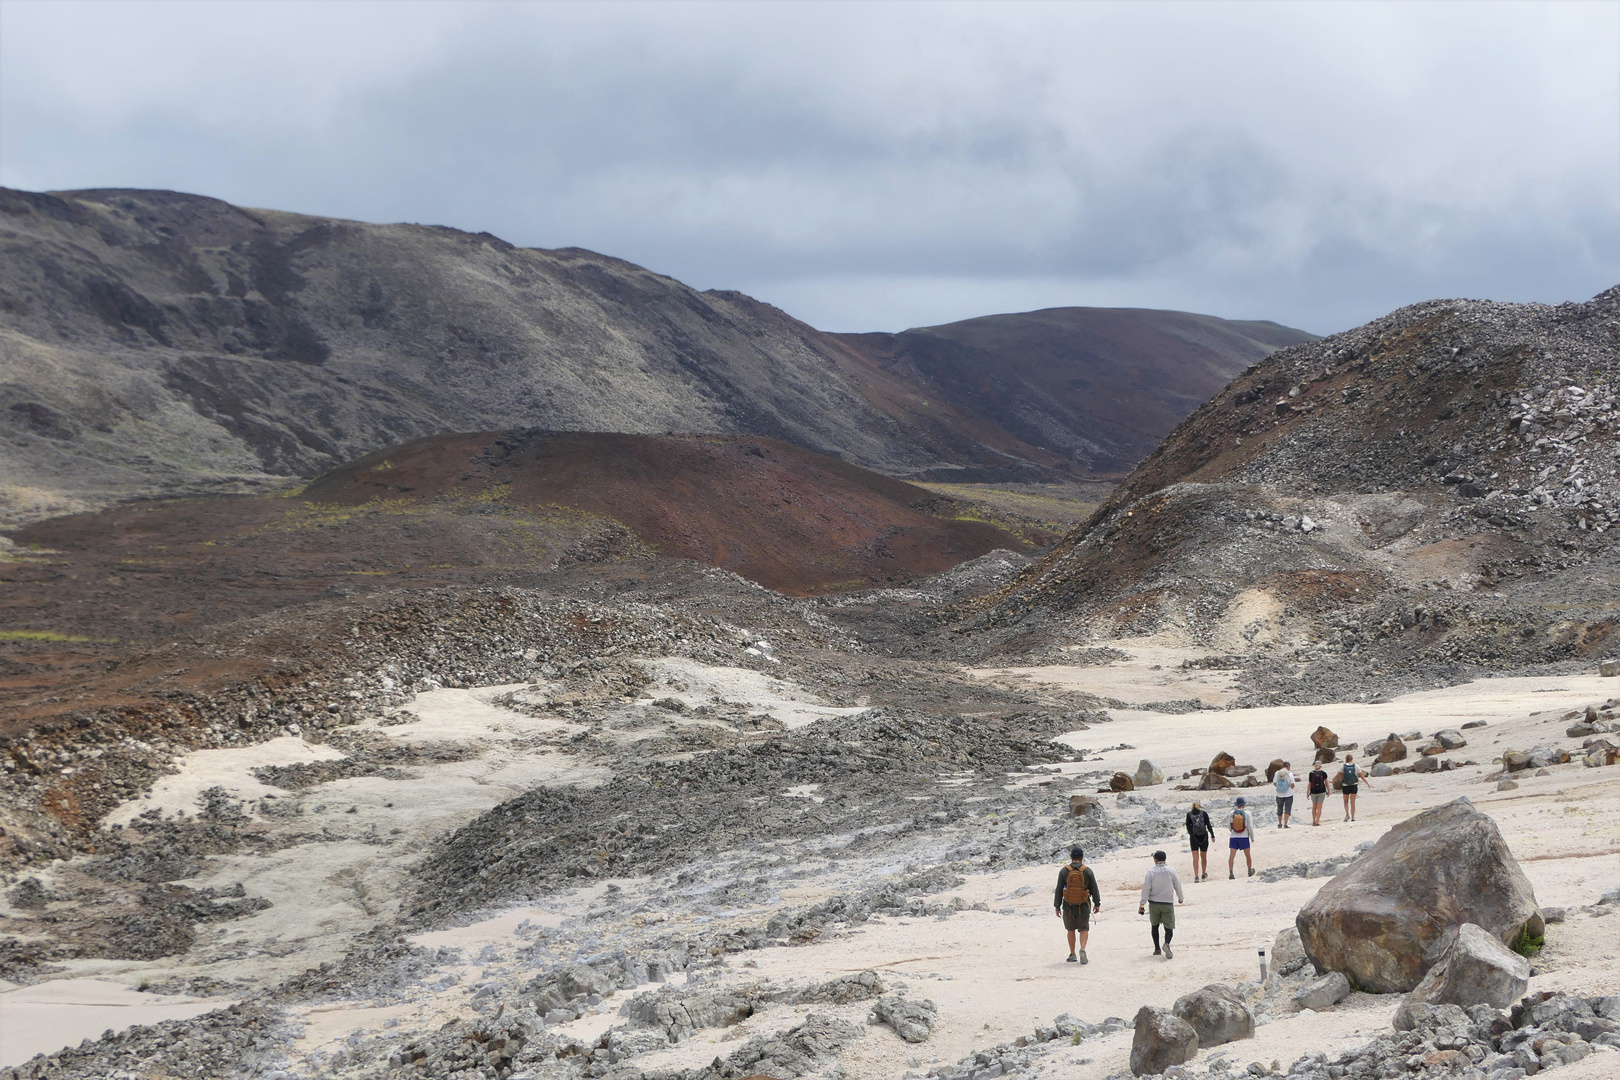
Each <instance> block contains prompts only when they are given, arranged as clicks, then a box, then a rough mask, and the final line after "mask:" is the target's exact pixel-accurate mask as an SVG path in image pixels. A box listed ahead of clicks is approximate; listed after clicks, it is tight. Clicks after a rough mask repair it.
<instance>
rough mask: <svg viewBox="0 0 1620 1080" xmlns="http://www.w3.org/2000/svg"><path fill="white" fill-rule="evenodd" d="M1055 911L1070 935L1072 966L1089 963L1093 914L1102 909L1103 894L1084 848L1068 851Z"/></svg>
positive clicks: (1055, 892) (1055, 894)
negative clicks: (1077, 945)
mask: <svg viewBox="0 0 1620 1080" xmlns="http://www.w3.org/2000/svg"><path fill="white" fill-rule="evenodd" d="M1052 910H1053V911H1054V912H1056V913H1057V915H1058V916H1059V917H1060V918H1062V919H1063V929H1065V930H1067V931H1068V932H1069V963H1071V964H1073V963H1075V962H1076V961H1078V962H1079V963H1082V964H1085V963H1089V961H1088V960H1087V959H1086V938H1088V937H1090V936H1091V913H1092V912H1094V911H1101V910H1102V894H1101V893H1099V892H1098V891H1097V875H1095V874H1093V873H1092V872H1091V867H1089V866H1087V865H1086V853H1085V849H1083V848H1082V847H1081V846H1080V845H1079V844H1076V845H1074V847H1072V848H1070V849H1069V865H1068V866H1065V867H1063V868H1062V869H1061V870H1059V871H1058V879H1057V888H1055V889H1053V890H1052ZM1076 933H1078V934H1079V935H1080V948H1079V950H1078V952H1077V951H1076V950H1075V947H1074V935H1075V934H1076Z"/></svg>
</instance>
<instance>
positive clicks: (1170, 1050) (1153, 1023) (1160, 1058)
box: [1131, 1005, 1198, 1076]
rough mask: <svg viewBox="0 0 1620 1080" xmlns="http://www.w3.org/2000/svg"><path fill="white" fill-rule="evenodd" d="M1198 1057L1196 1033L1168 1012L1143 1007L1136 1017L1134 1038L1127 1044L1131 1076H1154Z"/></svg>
mask: <svg viewBox="0 0 1620 1080" xmlns="http://www.w3.org/2000/svg"><path fill="white" fill-rule="evenodd" d="M1196 1053H1198V1032H1197V1031H1196V1030H1194V1029H1193V1026H1192V1025H1191V1024H1189V1023H1187V1021H1185V1020H1183V1019H1181V1017H1179V1016H1177V1015H1176V1014H1175V1013H1173V1012H1171V1011H1170V1010H1169V1009H1162V1008H1159V1007H1157V1006H1154V1005H1144V1006H1142V1008H1141V1009H1140V1010H1138V1011H1137V1014H1136V1035H1135V1037H1134V1038H1133V1039H1132V1040H1131V1072H1132V1073H1134V1074H1135V1075H1137V1076H1157V1075H1158V1074H1159V1073H1162V1072H1164V1070H1166V1069H1168V1068H1169V1067H1170V1066H1172V1065H1182V1064H1185V1063H1186V1062H1189V1061H1191V1060H1192V1058H1193V1055H1194V1054H1196Z"/></svg>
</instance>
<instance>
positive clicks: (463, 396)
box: [0, 189, 1267, 525]
mask: <svg viewBox="0 0 1620 1080" xmlns="http://www.w3.org/2000/svg"><path fill="white" fill-rule="evenodd" d="M0 252H3V258H0V525H7V524H10V525H15V524H19V523H22V522H25V521H30V520H37V519H39V518H42V517H46V516H50V515H51V514H56V513H64V512H69V511H73V510H79V509H86V508H91V507H95V506H103V505H107V504H109V503H111V502H115V501H118V500H120V499H123V498H128V497H131V496H137V495H164V494H191V493H197V492H206V491H254V490H263V489H266V488H274V487H282V486H285V485H286V484H287V483H288V482H289V481H291V480H292V479H294V478H309V477H312V476H315V475H318V474H320V473H322V472H325V471H327V470H329V469H331V468H334V467H337V466H339V465H341V464H343V463H345V462H348V461H352V460H354V459H356V458H358V457H361V456H362V455H364V454H366V453H369V452H372V451H374V450H378V449H382V448H385V447H388V446H393V445H398V444H400V443H403V442H406V441H408V440H411V439H415V438H420V437H423V436H426V435H432V434H442V433H449V432H468V431H488V430H495V429H520V428H534V427H538V428H547V429H552V430H579V431H619V432H626V433H641V434H658V433H664V432H716V433H733V434H739V433H745V434H753V435H761V436H766V437H771V438H777V439H781V440H784V441H787V442H792V443H795V444H797V445H800V446H804V447H806V448H808V449H812V450H816V451H819V452H822V453H828V454H833V455H836V456H838V457H841V458H843V459H845V460H847V461H850V462H852V463H855V464H859V465H862V466H864V467H867V468H871V469H875V470H877V471H880V472H883V473H886V474H889V475H894V476H917V477H926V476H938V475H949V476H952V477H956V478H963V479H972V478H992V479H995V478H1023V479H1029V478H1042V477H1045V478H1052V477H1061V476H1075V475H1080V476H1084V475H1089V474H1091V473H1094V472H1096V471H1097V470H1098V468H1099V467H1104V471H1108V470H1109V469H1114V470H1115V471H1118V469H1115V466H1117V465H1118V463H1120V462H1126V463H1128V460H1129V459H1131V455H1132V454H1133V453H1138V450H1137V449H1136V448H1138V447H1142V448H1146V447H1151V445H1152V444H1153V443H1155V442H1157V440H1158V438H1159V437H1160V436H1162V435H1163V434H1164V433H1165V432H1167V431H1168V430H1169V429H1170V427H1172V426H1173V425H1174V421H1175V420H1176V419H1179V416H1180V415H1184V414H1185V412H1187V411H1190V409H1191V408H1192V407H1194V406H1196V404H1197V403H1198V401H1200V400H1202V399H1203V398H1204V397H1207V396H1208V394H1210V393H1213V391H1214V389H1216V388H1218V382H1217V380H1218V378H1219V374H1218V373H1219V372H1220V371H1223V370H1225V371H1236V370H1239V369H1241V368H1242V367H1244V366H1247V364H1248V363H1251V362H1252V361H1253V360H1254V359H1255V358H1257V356H1259V355H1263V353H1264V350H1265V348H1266V347H1267V346H1265V345H1263V344H1259V343H1258V342H1257V340H1255V339H1251V338H1249V337H1245V336H1244V334H1243V333H1239V332H1233V333H1231V334H1227V335H1226V336H1224V337H1222V336H1220V335H1219V334H1216V335H1215V337H1216V338H1218V339H1219V340H1218V341H1217V343H1216V345H1215V346H1214V347H1212V348H1210V349H1207V350H1206V354H1200V356H1199V358H1198V359H1197V360H1196V361H1187V362H1182V361H1180V360H1178V361H1177V362H1176V363H1173V364H1160V365H1159V367H1157V368H1155V367H1154V366H1153V362H1152V361H1144V364H1145V366H1144V370H1151V371H1154V372H1155V374H1154V375H1153V376H1152V380H1153V381H1154V382H1155V383H1162V384H1163V385H1162V386H1158V385H1156V386H1155V387H1154V388H1153V390H1152V392H1151V393H1150V394H1149V396H1150V397H1155V400H1156V402H1157V404H1155V405H1154V406H1153V407H1152V408H1144V409H1142V410H1139V412H1140V416H1141V418H1142V422H1143V423H1145V424H1147V425H1149V426H1150V427H1152V426H1153V425H1157V427H1156V428H1154V430H1152V431H1149V432H1147V433H1146V434H1144V435H1142V436H1141V437H1139V438H1136V437H1133V436H1131V435H1130V433H1129V432H1127V431H1125V430H1123V429H1124V428H1126V427H1129V424H1130V423H1132V422H1133V421H1132V420H1131V419H1130V416H1132V415H1136V414H1132V413H1130V411H1129V410H1124V411H1121V410H1120V408H1119V407H1118V404H1117V401H1116V402H1114V403H1113V404H1111V405H1109V406H1108V407H1107V408H1106V409H1105V410H1103V411H1107V412H1109V413H1111V414H1116V415H1117V416H1118V417H1121V418H1123V419H1121V421H1120V423H1116V424H1115V425H1114V426H1113V427H1108V426H1107V425H1098V424H1093V423H1092V422H1091V420H1090V419H1088V414H1087V412H1086V410H1085V408H1084V407H1081V406H1073V403H1072V402H1065V403H1064V404H1063V405H1062V407H1057V406H1054V405H1053V400H1055V399H1056V398H1059V397H1061V396H1062V395H1055V394H1053V393H1050V392H1048V389H1047V388H1045V387H1044V384H1043V383H1042V382H1041V379H1040V378H1039V377H1037V376H1035V375H1032V374H1031V373H1030V368H1031V365H1032V364H1035V366H1039V364H1037V363H1036V362H1035V361H1033V360H1029V359H1026V358H1019V357H1008V356H1006V355H1004V354H1003V353H1001V352H998V351H997V348H996V346H995V342H994V341H993V340H989V339H987V338H986V337H985V335H984V334H982V333H981V334H980V335H979V337H978V338H976V339H973V340H968V338H967V337H964V340H965V341H967V345H965V346H964V347H965V348H969V349H970V350H971V351H970V352H969V353H967V354H962V355H959V356H956V357H955V358H954V359H953V360H952V363H953V364H954V365H955V366H954V367H951V366H950V365H943V366H942V365H940V364H932V365H930V363H928V362H913V363H909V364H908V363H895V362H893V360H892V358H886V357H885V356H884V355H882V353H881V350H879V349H876V348H875V347H874V346H873V345H872V343H871V342H868V341H865V340H864V339H863V340H854V339H852V338H850V337H847V336H838V335H831V334H824V333H822V332H820V331H817V330H815V329H813V328H812V327H809V326H807V325H805V324H804V323H801V322H798V321H797V320H795V319H793V318H791V317H790V316H788V315H786V314H784V313H783V312H781V311H779V310H777V309H776V308H773V307H771V306H770V305H768V304H764V303H761V302H759V301H757V300H754V299H752V298H750V297H747V296H744V295H743V294H741V293H736V292H698V291H696V290H694V289H691V288H689V287H687V286H685V285H683V284H681V283H680V282H678V281H675V280H673V279H671V278H668V277H664V276H662V275H659V274H656V273H653V272H651V271H649V270H646V269H643V268H641V267H638V266H634V265H632V264H630V263H626V262H623V261H622V260H618V259H614V258H610V257H608V256H603V255H597V254H594V253H592V252H588V251H583V250H579V249H562V250H555V251H546V250H538V249H529V248H518V247H515V246H513V245H511V244H509V243H506V242H505V241H503V240H500V239H498V238H496V237H494V236H490V235H488V234H477V235H474V234H469V233H464V232H459V231H457V230H454V229H449V228H443V227H438V226H422V225H397V224H396V225H371V224H364V223H360V222H352V221H339V220H333V219H328V218H319V217H311V216H307V215H300V214H292V213H283V212H280V211H265V210H248V209H243V208H240V207H235V206H232V205H230V204H228V203H225V202H222V201H220V200H217V199H211V198H206V197H202V196H195V195H185V194H177V193H173V192H160V191H130V190H91V191H79V192H58V193H47V194H40V193H30V192H22V191H12V190H5V189H0ZM1038 314H1039V315H1041V316H1042V319H1043V320H1046V321H1049V319H1047V313H1038ZM1158 314H1159V315H1162V314H1163V313H1158ZM1116 316H1117V313H1116ZM1118 317H1123V316H1118ZM1020 318H1021V317H1020V316H997V317H994V319H992V320H990V322H991V323H992V325H993V326H994V327H996V328H1002V327H1004V326H1006V325H1007V321H1008V320H1012V321H1013V322H1016V321H1017V320H1018V319H1020ZM1155 318H1156V319H1157V318H1158V315H1155ZM1184 318H1185V319H1190V320H1195V321H1196V320H1200V319H1204V317H1201V316H1185V317H1184ZM997 320H999V321H997ZM981 321H984V320H975V321H974V322H975V323H977V322H981ZM1161 321H1162V320H1161ZM1204 321H1205V322H1207V323H1209V324H1210V325H1212V326H1213V325H1215V324H1220V321H1219V320H1207V319H1205V320H1204ZM956 325H957V326H958V327H969V328H971V327H972V326H973V325H974V324H972V323H970V324H956ZM1043 325H1044V322H1043ZM1220 325H1221V326H1232V325H1237V324H1220ZM951 330H952V328H950V327H945V328H934V329H933V330H932V331H907V332H906V333H905V334H902V335H888V337H893V338H895V339H896V340H899V341H901V342H903V343H908V344H907V347H908V348H911V352H912V353H916V354H919V355H920V354H921V352H923V351H924V350H920V349H918V348H915V347H912V346H911V345H910V344H909V343H912V342H914V341H915V340H919V339H918V338H917V335H926V334H934V335H935V336H939V335H940V334H943V333H945V332H947V331H951ZM997 332H998V333H999V332H1001V330H1000V329H998V330H997ZM962 333H963V334H964V335H966V334H968V331H967V330H964V331H962ZM1043 333H1046V334H1047V336H1048V337H1050V336H1051V335H1052V334H1054V333H1055V334H1057V336H1061V332H1060V331H1043ZM993 336H994V335H992V337H993ZM1004 336H1006V337H1007V340H1009V341H1013V340H1015V339H1016V340H1017V341H1019V342H1022V341H1023V339H1020V338H1017V336H1016V335H1014V334H1006V335H1004ZM1037 336H1039V335H1037ZM1171 336H1173V335H1171ZM1149 337H1151V335H1149ZM1161 337H1162V335H1161ZM1111 340H1113V341H1114V342H1115V344H1116V345H1117V346H1118V347H1116V348H1114V351H1113V352H1106V355H1104V354H1103V353H1099V354H1098V355H1099V356H1100V357H1102V359H1100V360H1098V361H1097V363H1098V364H1101V366H1102V368H1107V366H1108V365H1109V364H1114V365H1116V366H1117V365H1119V364H1127V365H1129V364H1134V363H1138V362H1139V361H1141V360H1142V358H1140V357H1135V356H1134V355H1133V354H1132V353H1131V350H1130V347H1128V345H1119V343H1120V342H1128V341H1135V340H1140V341H1147V340H1148V337H1142V336H1141V335H1138V337H1137V338H1132V337H1131V336H1130V335H1129V334H1127V333H1118V334H1115V335H1114V337H1113V339H1111ZM1153 340H1155V341H1157V340H1159V339H1153ZM1163 340H1169V338H1163ZM1018 347H1019V348H1022V347H1023V346H1022V344H1019V345H1018ZM1151 347H1154V348H1157V345H1153V346H1151ZM1223 350H1229V351H1230V352H1231V353H1232V355H1229V356H1228V355H1226V354H1225V352H1223ZM1049 351H1050V352H1052V353H1053V355H1056V354H1057V353H1059V352H1061V351H1062V350H1061V349H1060V348H1057V347H1055V346H1054V347H1053V348H1051V349H1050V350H1049ZM908 355H909V354H908ZM974 365H978V367H979V368H981V369H987V370H988V374H987V375H986V377H985V378H984V379H982V380H981V383H982V385H983V386H984V387H985V388H986V390H985V393H984V394H983V395H976V393H975V391H974V389H973V387H974V386H975V385H980V384H976V383H974V382H973V381H972V380H973V373H972V371H971V370H970V369H971V368H972V367H973V366H974ZM947 369H948V370H947ZM1094 369H1095V370H1094ZM1063 370H1067V369H1066V368H1065V369H1063ZM1086 370H1088V371H1093V374H1092V375H1089V376H1085V377H1088V378H1093V379H1096V380H1098V385H1101V386H1108V387H1116V386H1117V384H1119V381H1120V380H1119V377H1118V376H1117V374H1111V373H1110V372H1109V371H1106V370H1101V369H1100V368H1097V365H1096V364H1094V365H1093V368H1088V369H1086ZM1099 372H1100V373H1099ZM1184 376H1185V377H1186V379H1187V381H1186V384H1185V385H1183V381H1184ZM1065 377H1067V378H1070V379H1072V378H1075V377H1077V376H1072V375H1071V376H1065ZM1111 392H1112V391H1111ZM1075 393H1077V394H1078V393H1080V392H1079V391H1076V392H1075ZM1071 396H1072V395H1071ZM1081 396H1082V397H1083V396H1084V395H1083V394H1081ZM1049 399H1051V400H1049ZM1082 405H1083V403H1082ZM1099 407H1100V406H1099ZM1166 409H1168V410H1169V411H1168V412H1166V411H1165V410H1166ZM1177 410H1179V412H1178V411H1177ZM1093 411H1096V410H1093ZM1170 413H1176V415H1175V416H1171V415H1169V414H1170ZM1133 440H1134V441H1133ZM1093 446H1095V447H1097V448H1098V449H1096V450H1095V452H1093V450H1092V449H1091V448H1092V447H1093ZM1140 452H1141V453H1145V452H1146V450H1145V449H1141V450H1140ZM1121 468H1122V466H1121Z"/></svg>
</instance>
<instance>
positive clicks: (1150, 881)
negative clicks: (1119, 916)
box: [1136, 851, 1187, 960]
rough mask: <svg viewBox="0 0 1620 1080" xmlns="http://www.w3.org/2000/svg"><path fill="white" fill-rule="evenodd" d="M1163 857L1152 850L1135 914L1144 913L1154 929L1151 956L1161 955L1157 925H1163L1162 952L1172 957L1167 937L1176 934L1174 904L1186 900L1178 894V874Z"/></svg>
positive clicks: (1179, 878)
mask: <svg viewBox="0 0 1620 1080" xmlns="http://www.w3.org/2000/svg"><path fill="white" fill-rule="evenodd" d="M1165 858H1166V856H1165V854H1164V852H1162V851H1155V852H1154V853H1153V869H1151V870H1149V871H1148V872H1147V877H1146V878H1145V879H1144V880H1143V881H1142V902H1141V903H1140V904H1139V905H1137V908H1136V913H1137V914H1138V915H1141V914H1142V913H1144V912H1146V913H1147V917H1148V926H1149V927H1150V928H1151V929H1152V931H1153V955H1154V956H1158V955H1160V952H1161V950H1160V948H1159V927H1161V926H1162V927H1164V949H1163V950H1162V952H1163V954H1164V958H1165V959H1166V960H1173V959H1174V958H1175V955H1176V954H1175V953H1173V952H1171V951H1170V939H1171V938H1173V937H1175V936H1176V904H1185V903H1186V902H1187V900H1186V897H1184V896H1182V895H1181V875H1180V874H1178V873H1176V868H1175V867H1173V866H1171V865H1170V864H1169V863H1167V862H1165ZM1172 899H1174V900H1175V903H1174V904H1173V903H1171V900H1172Z"/></svg>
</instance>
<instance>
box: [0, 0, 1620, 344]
mask: <svg viewBox="0 0 1620 1080" xmlns="http://www.w3.org/2000/svg"><path fill="white" fill-rule="evenodd" d="M0 183H3V184H5V185H7V186H11V187H20V188H27V189H33V190H41V189H47V190H60V189H69V188H82V187H143V188H171V189H176V190H180V191H190V192H198V193H202V194H207V195H214V196H218V197H220V198H223V199H227V200H229V201H231V202H235V203H239V204H245V205H248V206H258V207H272V208H277V209H286V210H298V211H303V212H307V213H312V214H325V215H335V216H340V217H350V218H358V219H362V220H366V221H419V222H427V223H433V224H443V225H453V226H456V227H458V228H462V229H467V230H471V231H484V230H487V231H489V232H492V233H495V234H497V235H499V236H502V237H504V238H506V239H508V240H511V241H512V242H514V243H518V244H523V245H530V246H537V247H562V246H580V247H588V248H592V249H594V250H597V251H602V252H606V253H609V254H612V255H616V256H620V257H622V258H626V259H630V260H632V261H634V262H638V263H642V264H644V265H646V266H649V267H651V268H653V269H655V270H658V271H661V272H663V273H667V274H671V275H673V276H675V277H678V278H680V279H682V280H684V281H687V282H689V283H691V284H693V285H696V286H699V287H702V288H735V289H741V290H743V291H745V292H748V293H751V294H753V295H755V296H758V297H760V298H762V299H765V300H768V301H770V302H772V303H774V304H777V305H778V306H780V307H782V308H784V309H786V310H787V311H789V312H790V313H792V314H794V315H797V316H798V317H800V318H802V319H805V320H806V321H808V322H810V323H812V324H814V325H816V326H819V327H822V328H823V329H829V330H877V329H885V330H897V329H901V328H904V327H907V326H916V325H927V324H930V323H938V322H944V321H949V320H951V319H957V318H964V317H968V316H972V315H980V314H987V313H990V312H995V311H1018V310H1026V309H1030V308H1038V307H1051V306H1058V305H1069V304H1078V305H1108V306H1113V305H1127V306H1136V307H1168V308H1183V309H1190V310H1194V311H1202V312H1209V313H1211V314H1216V315H1222V316H1226V317H1231V318H1270V319H1276V320H1277V321H1279V322H1284V323H1289V324H1291V325H1295V326H1299V327H1303V328H1305V329H1308V330H1313V331H1316V332H1318V333H1326V332H1331V331H1334V330H1338V329H1343V328H1345V327H1347V326H1351V325H1354V324H1356V323H1359V322H1362V321H1364V320H1366V319H1368V318H1372V317H1374V316H1377V315H1380V314H1383V313H1384V312H1386V311H1388V310H1390V309H1391V308H1394V307H1398V306H1400V305H1402V304H1406V303H1411V302H1414V301H1418V300H1424V299H1430V298H1434V297H1442V296H1444V297H1450V296H1473V297H1488V298H1493V299H1504V300H1543V301H1562V300H1571V299H1585V298H1586V297H1588V296H1590V295H1592V294H1593V293H1596V292H1599V291H1601V290H1602V289H1604V288H1607V287H1609V286H1611V285H1614V284H1616V283H1620V3H1616V2H1613V0H1610V2H1604V3H1573V2H1571V3H1530V4H1522V5H1521V4H1512V3H1483V4H1471V3H1462V2H1451V3H1436V4H1420V3H1410V2H1403V3H1394V4H1388V5H1384V4H1378V3H1371V2H1365V0H1361V2H1354V3H1348V4H1333V3H1308V4H1307V3H1244V4H1223V3H1192V4H1179V3H1126V4H1111V3H1076V4H1059V3H1043V4H1033V5H1028V6H1021V5H1017V4H1011V3H1005V2H1000V3H993V4H965V5H957V4H925V3H902V4H892V5H885V4H878V3H859V4H837V3H829V2H819V3H813V4H807V5H802V6H801V5H794V4H787V3H754V4H748V3H721V4H680V3H667V2H666V3H656V4H612V3H601V2H598V3H592V4H588V5H571V4H539V3H487V4H485V3H473V2H459V3H453V4H436V3H383V4H370V3H363V2H353V0H351V2H346V3H294V2H289V0H276V2H274V3H266V4H259V3H247V2H235V3H212V2H194V3H140V2H134V0H119V2H116V3H74V2H68V0H49V2H43V0H0Z"/></svg>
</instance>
